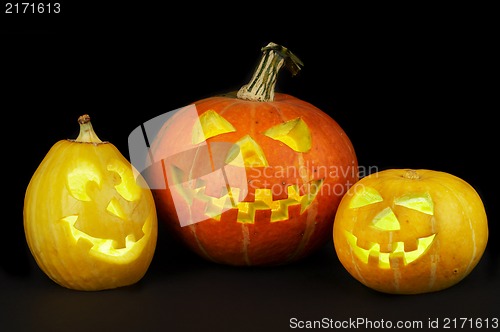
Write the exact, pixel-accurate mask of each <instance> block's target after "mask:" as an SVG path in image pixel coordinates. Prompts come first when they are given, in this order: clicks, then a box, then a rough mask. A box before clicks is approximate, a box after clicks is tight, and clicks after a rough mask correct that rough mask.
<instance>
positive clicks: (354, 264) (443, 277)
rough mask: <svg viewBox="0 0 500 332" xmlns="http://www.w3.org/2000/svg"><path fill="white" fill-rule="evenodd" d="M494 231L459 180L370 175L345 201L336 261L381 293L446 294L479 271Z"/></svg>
mask: <svg viewBox="0 0 500 332" xmlns="http://www.w3.org/2000/svg"><path fill="white" fill-rule="evenodd" d="M487 240H488V223H487V216H486V212H485V208H484V206H483V203H482V200H481V198H480V196H479V195H478V193H477V192H476V191H475V189H474V188H473V187H472V186H471V185H470V184H468V183H467V182H465V181H464V180H462V179H460V178H458V177H457V176H454V175H452V174H449V173H446V172H441V171H435V170H427V169H419V170H412V169H388V170H383V171H380V172H376V173H373V174H370V175H369V176H366V177H364V178H362V179H361V180H359V181H358V182H357V183H356V184H355V185H354V186H352V187H351V188H350V189H349V190H348V192H347V193H346V194H345V196H344V197H343V198H342V200H341V203H340V206H339V208H338V210H337V214H336V216H335V221H334V227H333V241H334V246H335V251H336V253H337V256H338V258H339V260H340V262H341V263H342V265H343V266H344V267H345V268H346V270H347V271H348V272H349V273H350V274H351V275H352V276H353V277H354V278H355V279H357V280H358V281H360V282H361V283H363V284H364V285H366V286H368V287H370V288H373V289H375V290H378V291H381V292H385V293H395V294H417V293H427V292H433V291H439V290H443V289H445V288H448V287H450V286H453V285H455V284H456V283H458V282H459V281H461V280H462V279H463V278H465V277H466V276H467V275H468V274H469V273H470V272H471V271H472V270H473V269H474V267H475V266H476V265H477V264H478V262H479V260H480V258H481V256H482V255H483V253H484V251H485V248H486V243H487Z"/></svg>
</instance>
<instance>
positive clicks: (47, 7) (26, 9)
mask: <svg viewBox="0 0 500 332" xmlns="http://www.w3.org/2000/svg"><path fill="white" fill-rule="evenodd" d="M60 12H61V4H60V3H59V2H47V3H44V2H7V3H5V14H59V13H60Z"/></svg>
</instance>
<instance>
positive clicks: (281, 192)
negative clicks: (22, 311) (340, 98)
mask: <svg viewBox="0 0 500 332" xmlns="http://www.w3.org/2000/svg"><path fill="white" fill-rule="evenodd" d="M274 46H275V45H273V46H272V47H274ZM271 56H272V55H271ZM266 61H267V60H266ZM264 62H265V61H264ZM271 62H272V60H271V61H268V62H266V63H271ZM263 66H265V64H264V65H263ZM265 71H266V69H263V70H262V71H261V72H265ZM275 74H276V73H275V72H272V69H271V74H270V75H268V77H275V76H276V75H275ZM254 78H255V76H254ZM258 84H260V83H256V85H258ZM247 86H254V85H253V84H248V85H247ZM270 86H272V87H274V85H273V84H270ZM245 87H246V86H244V87H243V88H242V89H240V91H238V92H237V93H229V94H227V95H221V96H213V97H209V98H205V99H202V100H199V101H196V102H194V103H193V104H192V105H189V106H187V107H185V108H182V109H180V110H179V111H178V112H177V113H176V114H174V115H173V116H172V117H171V118H169V119H168V120H167V121H166V122H165V123H164V124H163V126H162V128H161V129H160V130H159V132H158V135H157V136H156V137H155V139H154V140H153V142H152V144H151V156H152V160H153V163H156V165H157V166H158V165H159V164H161V165H162V166H161V167H151V169H150V172H149V175H148V179H150V180H149V181H151V183H152V185H151V188H152V191H153V194H154V197H155V200H156V206H157V210H158V213H159V215H160V217H161V219H162V220H164V221H165V223H166V225H167V228H168V231H169V233H170V234H173V235H174V237H175V238H178V239H180V240H181V242H182V243H183V244H185V245H186V246H187V247H188V248H190V249H191V250H192V251H194V252H195V253H196V254H198V255H199V256H201V257H203V258H205V259H207V260H209V261H212V262H215V263H220V264H228V265H233V266H263V265H281V264H287V263H291V262H294V261H297V260H299V259H302V258H304V257H306V256H308V255H310V254H311V253H313V252H314V251H315V250H317V249H318V248H320V247H321V246H323V245H325V244H326V243H327V242H328V241H331V233H332V228H333V220H334V216H335V212H336V208H337V206H338V204H339V203H340V199H341V197H342V195H343V194H344V193H345V192H346V191H347V189H348V188H349V187H350V186H351V185H352V184H354V183H355V182H356V181H357V180H358V169H357V166H358V164H357V159H356V154H355V152H354V148H353V146H352V144H351V142H350V140H349V138H348V137H347V135H346V133H345V132H344V130H343V129H342V128H341V127H340V126H339V124H338V123H337V122H336V121H335V120H334V119H332V118H331V117H330V116H329V115H327V114H326V113H325V112H323V111H322V110H320V109H319V108H317V107H315V106H314V105H312V104H310V103H308V102H306V101H303V100H300V99H299V98H296V97H294V96H291V95H288V94H284V93H274V90H273V89H270V90H266V89H267V88H266V87H264V88H262V89H261V90H263V91H266V93H265V94H266V95H267V96H268V95H271V96H272V97H271V98H266V97H265V96H262V95H261V96H259V97H257V98H253V99H252V98H248V99H247V98H246V97H244V98H243V97H242V96H244V95H246V94H248V93H249V92H248V91H247V90H245V91H244V92H243V93H242V94H240V93H241V92H242V91H243V90H244V88H245ZM250 94H251V93H250ZM200 128H201V129H200ZM224 144H226V145H229V146H230V148H228V149H226V150H224V149H222V152H221V149H220V147H221V146H223V145H224ZM235 147H236V150H238V148H239V153H234V154H233V155H232V152H234V151H233V148H235ZM203 151H205V152H203ZM202 154H205V157H200V155H202ZM166 155H177V157H176V158H174V160H173V161H172V160H170V161H169V160H167V158H165V156H166ZM235 155H237V157H235ZM238 157H239V158H240V159H239V161H238V162H234V160H236V159H238ZM211 164H212V165H211ZM215 164H217V165H218V166H214V165H215ZM201 168H209V169H210V170H208V171H204V172H196V170H197V169H198V170H199V169H201ZM220 168H225V170H226V174H225V175H224V176H225V180H226V181H223V183H220V182H219V181H218V179H214V178H212V180H213V181H212V180H210V179H206V180H205V181H199V178H197V176H196V175H194V174H193V173H203V174H206V173H209V172H216V171H217V170H218V169H220ZM174 170H176V172H177V174H176V175H175V176H174V175H172V173H174ZM193 170H195V171H193ZM176 179H177V180H176ZM198 182H202V183H201V184H198ZM224 182H225V183H224ZM188 183H191V184H192V187H190V188H187V187H188V186H187V185H185V184H188ZM228 192H231V195H232V196H231V195H228V194H227V193H228ZM200 193H201V194H200ZM228 196H231V197H228ZM221 199H224V200H225V203H220V201H221ZM229 201H231V202H230V203H228V202H229ZM221 204H222V205H224V207H223V208H220V206H221ZM217 205H219V209H217V208H216V207H214V206H217Z"/></svg>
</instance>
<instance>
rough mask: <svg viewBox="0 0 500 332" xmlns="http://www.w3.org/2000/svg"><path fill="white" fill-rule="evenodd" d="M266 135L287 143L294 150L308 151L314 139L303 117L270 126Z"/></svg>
mask: <svg viewBox="0 0 500 332" xmlns="http://www.w3.org/2000/svg"><path fill="white" fill-rule="evenodd" d="M263 134H264V135H265V136H267V137H270V138H272V139H274V140H277V141H280V142H282V143H285V144H286V145H287V146H288V147H290V148H291V149H292V150H294V151H297V152H307V151H309V150H310V149H311V145H312V139H311V132H310V131H309V127H308V126H307V124H306V123H305V122H304V120H302V119H301V118H297V119H294V120H289V121H287V122H284V123H280V124H279V125H276V126H274V127H271V128H269V129H268V130H266V131H265V132H264V133H263Z"/></svg>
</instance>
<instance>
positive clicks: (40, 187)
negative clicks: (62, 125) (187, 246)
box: [24, 115, 157, 291]
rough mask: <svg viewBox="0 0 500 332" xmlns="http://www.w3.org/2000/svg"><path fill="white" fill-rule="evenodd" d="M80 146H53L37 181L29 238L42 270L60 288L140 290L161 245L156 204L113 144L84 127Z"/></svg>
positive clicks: (31, 192) (27, 208)
mask: <svg viewBox="0 0 500 332" xmlns="http://www.w3.org/2000/svg"><path fill="white" fill-rule="evenodd" d="M78 121H79V123H80V133H79V136H78V137H77V138H76V139H75V140H71V139H66V140H61V141H59V142H57V143H56V144H54V145H53V146H52V148H51V149H50V151H49V152H48V153H47V154H46V156H45V157H44V159H43V160H42V162H41V164H40V165H39V166H38V168H37V169H36V171H35V173H34V174H33V177H32V178H31V180H30V182H29V184H28V187H27V190H26V194H25V201H24V230H25V235H26V240H27V244H28V246H29V249H30V251H31V253H32V255H33V257H34V258H35V260H36V263H37V264H38V266H39V267H40V268H41V270H43V272H44V273H45V274H47V276H48V277H50V278H51V279H52V280H53V281H55V282H56V283H58V284H59V285H61V286H63V287H66V288H70V289H75V290H87V291H93V290H104V289H112V288H117V287H121V286H127V285H131V284H134V283H136V282H138V281H139V280H140V279H141V278H142V277H143V276H144V275H145V273H146V271H147V269H148V268H149V265H150V263H151V261H152V258H153V254H154V251H155V247H156V240H157V215H156V208H155V204H154V200H153V196H152V194H151V191H150V189H149V187H148V186H147V184H146V183H145V181H144V179H143V178H142V177H141V175H140V174H138V173H137V172H135V171H134V169H133V166H132V165H131V164H130V162H129V161H128V160H127V159H125V157H124V156H123V155H122V154H121V153H120V151H119V150H118V149H117V148H116V147H115V146H114V145H113V144H111V143H109V142H103V141H101V140H100V139H99V137H98V136H97V135H96V133H95V132H94V130H93V128H92V125H91V122H90V117H89V116H88V115H83V116H81V117H80V118H79V119H78Z"/></svg>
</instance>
